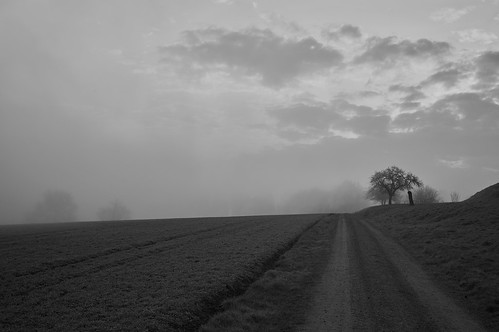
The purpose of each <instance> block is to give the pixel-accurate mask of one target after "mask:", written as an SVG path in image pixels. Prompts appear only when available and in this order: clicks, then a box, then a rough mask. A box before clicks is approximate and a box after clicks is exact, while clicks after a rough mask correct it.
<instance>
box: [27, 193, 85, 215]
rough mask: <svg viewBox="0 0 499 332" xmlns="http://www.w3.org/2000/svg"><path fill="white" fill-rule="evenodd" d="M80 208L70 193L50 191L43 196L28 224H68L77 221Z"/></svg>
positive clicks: (32, 212) (31, 213)
mask: <svg viewBox="0 0 499 332" xmlns="http://www.w3.org/2000/svg"><path fill="white" fill-rule="evenodd" d="M77 209H78V206H77V205H76V203H75V202H74V200H73V197H72V196H71V194H70V193H68V192H66V191H63V190H49V191H47V192H45V193H44V194H43V197H42V200H41V201H40V202H38V203H37V204H36V206H35V208H34V209H33V211H31V212H30V213H29V215H28V217H27V221H28V222H44V223H51V222H67V221H75V220H76V211H77Z"/></svg>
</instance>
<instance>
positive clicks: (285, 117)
mask: <svg viewBox="0 0 499 332" xmlns="http://www.w3.org/2000/svg"><path fill="white" fill-rule="evenodd" d="M269 114H270V115H271V116H272V117H274V118H276V119H277V120H278V121H279V124H280V125H282V126H294V127H299V128H305V129H315V130H327V129H328V128H329V126H330V125H331V123H333V122H335V121H338V120H340V119H341V116H340V115H339V114H338V113H337V112H336V111H335V110H334V109H331V108H330V107H328V105H326V104H316V105H307V104H303V103H299V104H295V105H291V106H289V107H284V108H279V109H274V110H271V111H269Z"/></svg>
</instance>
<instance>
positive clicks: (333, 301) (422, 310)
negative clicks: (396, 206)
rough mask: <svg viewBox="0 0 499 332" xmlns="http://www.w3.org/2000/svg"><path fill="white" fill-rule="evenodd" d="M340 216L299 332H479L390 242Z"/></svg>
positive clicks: (379, 234)
mask: <svg viewBox="0 0 499 332" xmlns="http://www.w3.org/2000/svg"><path fill="white" fill-rule="evenodd" d="M353 218H354V217H352V216H350V215H345V216H341V217H340V218H339V220H338V221H336V222H338V225H337V227H336V229H337V231H336V235H335V238H334V246H333V249H332V251H331V255H330V258H329V263H328V267H327V269H326V271H325V273H324V275H323V276H322V279H321V281H320V282H319V285H318V286H317V288H316V290H315V295H314V303H313V306H312V308H311V311H310V313H309V315H308V320H307V323H306V324H305V325H304V326H301V327H300V328H299V329H298V330H300V331H482V330H483V329H482V328H481V326H480V325H479V324H478V323H476V322H475V321H474V320H473V319H472V318H471V317H470V316H469V315H468V314H467V313H466V312H465V311H463V310H462V309H461V308H460V307H458V306H457V305H456V303H454V302H453V300H452V299H450V298H449V297H448V296H447V295H445V294H444V292H442V291H441V290H440V289H438V287H437V286H436V285H435V284H434V282H432V280H430V278H429V277H428V276H427V275H426V274H425V273H424V272H423V271H422V269H421V268H420V267H419V266H418V265H417V264H416V263H414V261H413V260H412V259H411V258H410V257H409V256H408V254H407V253H406V252H405V251H404V250H403V249H402V248H401V247H400V246H399V245H398V244H397V243H395V242H393V241H392V240H391V239H389V238H387V237H386V236H384V235H383V234H382V233H380V232H379V231H378V230H377V229H376V228H374V227H373V226H371V225H370V224H369V223H367V222H365V221H362V220H354V219H353Z"/></svg>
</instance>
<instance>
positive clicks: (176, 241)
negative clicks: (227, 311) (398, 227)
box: [0, 215, 321, 331]
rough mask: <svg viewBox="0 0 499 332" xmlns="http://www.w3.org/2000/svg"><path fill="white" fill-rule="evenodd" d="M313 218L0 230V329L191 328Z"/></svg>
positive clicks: (314, 218)
mask: <svg viewBox="0 0 499 332" xmlns="http://www.w3.org/2000/svg"><path fill="white" fill-rule="evenodd" d="M320 219H321V216H320V215H304V216H285V217H280V216H273V217H240V218H208V219H179V220H151V221H133V222H119V223H118V222H104V223H79V224H62V225H46V226H41V225H39V226H3V227H1V228H0V257H1V259H0V271H2V272H1V275H0V307H1V311H0V330H2V331H21V330H24V331H33V330H57V331H84V330H89V331H97V330H99V331H103V330H115V331H122V330H139V331H143V330H158V331H177V330H193V329H196V328H197V327H198V326H199V325H200V324H201V323H203V322H205V321H206V320H207V319H208V317H209V315H211V314H212V313H213V310H215V309H214V308H216V306H217V305H218V304H219V303H220V301H221V300H222V299H224V298H226V297H230V296H234V295H237V294H238V293H239V292H241V290H242V289H244V288H245V287H246V286H247V284H248V283H250V282H252V281H254V280H255V279H256V278H257V277H259V276H260V275H261V274H262V273H263V272H264V271H265V270H267V269H268V268H269V265H270V264H272V263H273V261H274V260H275V259H276V258H277V257H279V256H280V254H281V253H283V252H285V251H286V250H287V249H289V247H290V246H291V245H292V244H293V243H294V241H296V239H297V237H298V236H299V235H300V234H301V233H303V232H304V230H306V229H307V228H309V227H311V226H313V225H314V224H315V223H316V222H317V221H318V220H320Z"/></svg>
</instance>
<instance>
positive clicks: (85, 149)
mask: <svg viewBox="0 0 499 332" xmlns="http://www.w3.org/2000/svg"><path fill="white" fill-rule="evenodd" d="M498 10H499V5H498V4H497V2H494V1H482V2H480V3H477V2H473V1H461V2H459V5H458V4H457V3H456V5H455V7H452V8H451V7H442V6H441V5H440V4H439V3H435V2H433V1H423V2H422V3H418V4H416V3H411V2H405V1H394V0H383V1H379V2H376V3H372V2H368V1H360V0H357V1H353V2H352V3H351V4H350V5H345V4H343V3H342V2H338V1H327V2H324V1H319V0H313V1H311V2H307V4H306V5H305V3H302V2H299V1H291V2H290V1H284V0H271V1H247V0H233V1H220V0H217V1H215V0H206V1H197V0H196V1H194V0H188V1H180V0H179V1H177V0H172V1H159V0H150V1H141V2H138V1H131V0H124V1H121V0H120V1H118V0H112V1H97V0H90V1H72V0H69V1H67V0H40V1H14V0H4V1H1V2H0V43H1V45H2V52H0V73H1V74H0V223H23V222H31V221H36V220H35V219H36V216H37V215H38V216H40V215H42V214H43V213H42V212H40V211H43V207H42V206H43V204H42V203H43V201H44V199H48V198H47V197H48V196H47V195H48V194H47V193H54V192H55V193H59V194H61V193H62V194H61V195H59V196H57V195H55V196H54V195H52V198H53V197H65V198H61V199H63V200H66V202H71V204H69V205H70V206H73V207H74V209H70V210H71V211H72V212H71V211H69V212H68V213H69V214H68V218H70V219H72V220H83V221H86V220H98V219H99V215H100V216H113V214H112V211H111V210H112V207H113V206H117V205H116V204H115V203H119V204H121V205H123V206H124V207H126V209H128V210H129V212H130V214H129V215H128V216H129V217H130V218H135V219H144V218H173V217H197V216H229V215H244V214H274V213H275V214H281V213H313V212H350V211H354V210H357V209H359V208H362V207H365V206H366V204H368V202H366V201H365V200H364V195H363V192H364V191H365V189H366V188H367V186H368V182H369V177H370V176H371V175H372V174H373V173H374V172H375V171H377V170H380V169H384V168H386V167H388V166H391V165H398V166H400V167H401V168H403V169H407V170H409V171H412V172H414V173H415V174H417V175H418V176H419V177H420V178H421V179H422V180H423V182H424V183H425V184H429V185H431V186H432V187H434V188H436V189H438V190H439V191H440V194H441V196H442V197H443V198H444V200H447V201H448V200H449V194H450V193H451V192H459V193H460V195H461V198H462V199H465V198H467V197H469V196H470V195H471V194H473V193H475V192H476V191H478V190H480V189H481V188H484V187H486V186H488V185H490V184H491V183H496V182H497V180H498V177H499V147H498V145H497V142H498V141H499V130H498V129H499V52H498V46H499V44H498V43H499V38H498V36H497V31H499V30H498V29H499V20H498V19H497V17H496V16H494V15H495V14H494V13H497V12H498ZM394 13H397V14H396V15H395V14H394ZM66 194H67V195H66ZM49 196H50V195H49ZM72 204H74V205H72ZM106 208H107V210H106ZM110 209H111V210H110ZM103 211H104V212H106V213H107V214H106V213H102V212H103ZM99 212H101V213H99Z"/></svg>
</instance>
